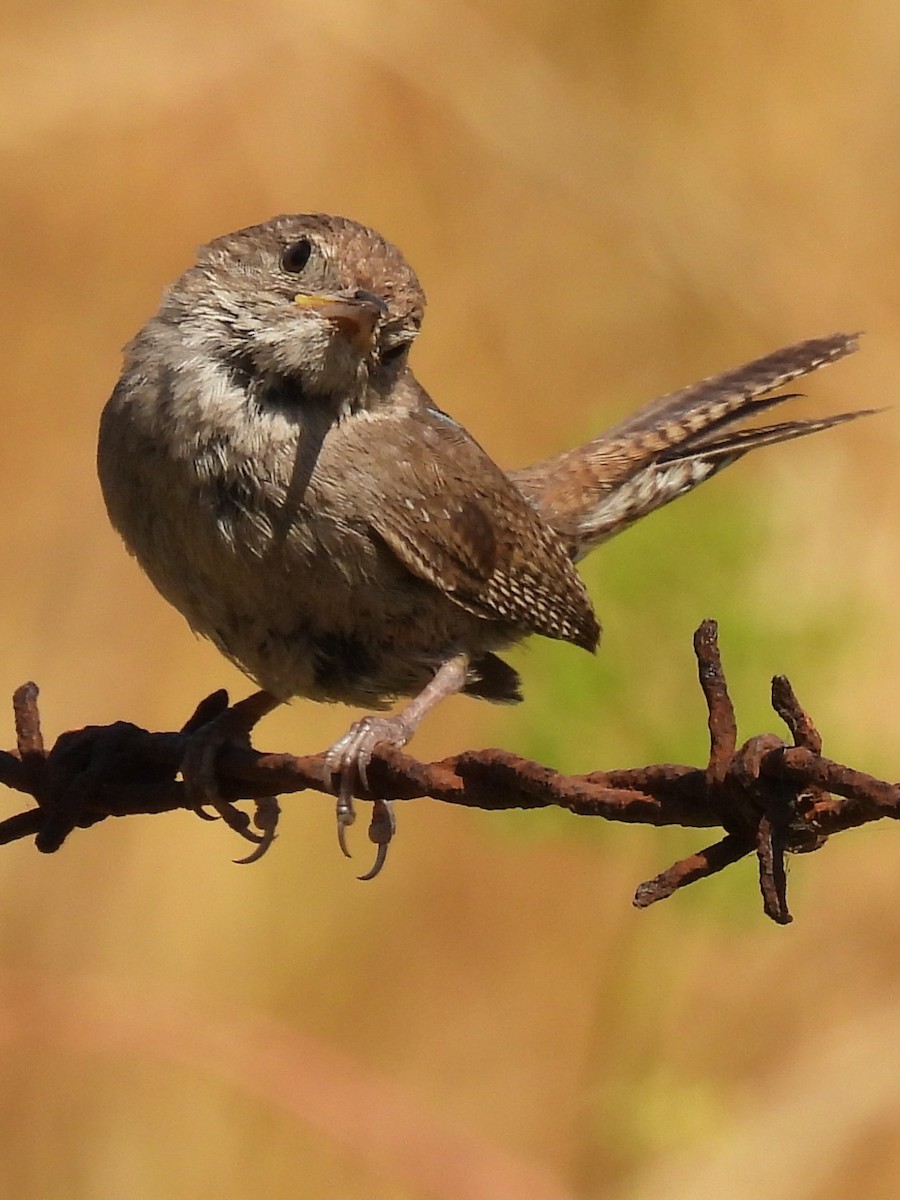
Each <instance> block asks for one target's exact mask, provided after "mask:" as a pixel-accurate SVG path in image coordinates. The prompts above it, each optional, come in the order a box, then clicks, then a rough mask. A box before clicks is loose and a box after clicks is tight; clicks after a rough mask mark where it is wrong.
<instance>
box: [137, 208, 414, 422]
mask: <svg viewBox="0 0 900 1200" xmlns="http://www.w3.org/2000/svg"><path fill="white" fill-rule="evenodd" d="M424 307H425V296H424V294H423V292H422V289H421V287H420V285H419V281H418V279H417V278H416V276H415V274H414V272H413V271H412V269H411V268H410V266H409V265H408V264H407V262H406V260H405V259H404V258H403V255H402V254H401V253H400V251H399V250H398V249H397V248H396V247H395V246H393V245H392V244H391V243H390V242H388V241H386V240H385V239H384V238H382V237H381V236H380V235H379V234H377V233H376V232H375V231H374V230H372V229H368V228H367V227H366V226H364V225H359V224H357V223H356V222H354V221H350V220H347V219H346V218H343V217H332V216H325V215H322V214H309V215H299V216H280V217H274V218H273V219H272V220H271V221H267V222H266V223H265V224H262V225H254V226H251V227H250V228H248V229H241V230H238V231H237V232H236V233H229V234H226V235H225V236H224V237H220V238H217V239H216V240H215V241H213V242H210V243H209V245H207V246H205V247H204V248H203V249H202V250H201V251H200V253H199V256H198V259H197V263H196V264H195V266H193V267H191V268H190V269H189V270H188V271H186V272H185V273H184V275H182V276H181V278H180V279H178V280H176V282H175V283H174V284H173V285H172V287H171V288H170V289H169V291H168V293H167V294H166V298H165V300H164V302H163V306H162V308H161V310H160V318H161V319H162V320H163V321H167V322H171V323H173V324H177V325H178V327H179V330H180V331H181V334H182V336H183V338H184V340H185V341H186V342H188V343H192V342H193V343H195V344H196V348H197V351H198V353H210V352H211V353H212V354H214V355H215V356H216V358H217V359H218V360H219V361H220V362H222V363H223V365H224V366H225V367H226V368H227V369H230V370H232V371H234V372H235V373H238V374H241V375H243V376H244V377H246V378H247V379H248V381H250V382H252V381H254V380H257V381H265V382H266V383H272V382H275V383H276V384H277V383H280V382H286V383H289V384H291V385H293V386H294V387H295V388H296V389H297V391H298V394H299V395H301V396H303V397H308V398H309V399H310V400H313V401H314V400H323V401H333V402H335V404H336V405H337V406H338V408H339V410H340V411H352V410H353V409H354V408H357V407H365V406H367V404H368V403H369V402H370V401H371V400H372V398H375V397H377V396H378V395H379V394H383V393H385V392H386V391H388V390H389V389H390V387H391V385H392V383H393V382H394V380H396V378H397V377H398V376H399V375H400V374H402V373H403V372H404V371H405V370H406V360H407V355H408V352H409V348H410V346H411V344H412V342H413V340H414V339H415V337H416V334H417V333H418V330H419V326H420V325H421V323H422V315H423V311H424Z"/></svg>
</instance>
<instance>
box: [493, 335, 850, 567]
mask: <svg viewBox="0 0 900 1200" xmlns="http://www.w3.org/2000/svg"><path fill="white" fill-rule="evenodd" d="M857 337H858V335H856V334H843V333H837V334H833V335H831V336H830V337H824V338H813V339H810V340H809V341H805V342H799V343H797V344H796V345H793V346H788V347H785V348H784V349H782V350H777V351H775V353H773V354H768V355H766V356H765V357H764V358H760V359H757V360H756V361H754V362H751V363H747V364H746V365H745V366H743V367H738V368H737V369H736V370H733V371H728V372H725V373H724V374H722V375H714V376H711V377H710V378H708V379H704V380H702V381H701V382H700V383H696V384H693V385H692V386H691V387H687V388H682V389H681V390H680V391H677V392H673V393H671V394H669V395H667V396H663V397H662V398H661V399H659V400H654V401H653V402H652V403H651V404H648V405H646V406H645V407H644V408H641V409H639V410H638V411H637V412H635V413H633V414H631V415H630V416H629V417H627V418H626V419H625V420H624V421H622V422H620V423H619V424H618V425H615V426H614V427H613V428H612V429H609V430H608V431H607V432H606V433H604V434H602V435H601V436H600V437H598V438H596V439H595V440H594V441H592V442H589V443H587V445H585V446H580V447H578V448H577V449H575V450H568V451H566V452H564V453H563V454H560V455H558V456H557V457H556V458H553V459H548V460H546V461H545V462H541V463H537V464H536V465H535V466H533V467H528V468H526V469H524V470H521V471H514V472H512V473H511V477H512V478H513V480H514V481H515V483H516V484H517V485H518V486H519V488H520V489H521V490H522V491H523V493H524V494H525V495H526V496H527V497H528V498H529V500H531V502H532V503H533V504H534V506H535V507H536V508H537V510H538V512H539V513H540V514H541V515H542V516H543V517H544V519H545V520H546V521H547V522H548V523H549V524H551V525H552V526H553V528H554V529H555V530H556V532H557V533H558V534H559V535H560V537H561V538H562V539H563V541H564V542H565V544H566V545H567V546H568V547H569V550H570V553H572V554H573V556H574V557H576V558H578V557H581V556H582V555H584V554H586V553H587V552H588V551H590V550H592V549H593V548H594V547H595V546H597V545H599V544H600V543H601V542H604V541H606V540H607V539H608V538H610V537H612V536H614V535H615V534H617V533H620V532H621V531H622V530H623V529H626V528H627V527H628V526H629V525H632V524H633V523H634V522H635V521H637V520H639V519H640V518H641V517H643V516H646V515H647V514H648V513H650V512H653V511H654V510H655V509H657V508H660V507H662V505H664V504H668V503H669V502H670V501H671V500H674V499H676V498H677V497H678V496H681V495H684V493H685V492H688V491H690V490H691V489H692V488H694V487H696V486H697V484H698V483H702V482H703V481H704V480H705V479H709V478H710V477H711V476H712V475H714V474H716V472H717V471H720V470H721V469H722V468H723V467H725V466H727V465H728V464H729V463H732V462H734V461H735V460H736V459H738V458H740V457H741V456H742V455H744V454H746V453H747V452H748V451H749V450H752V449H754V448H756V447H758V446H765V445H771V444H773V443H775V442H783V441H788V440H790V439H792V438H797V437H804V436H805V435H806V434H809V433H815V432H817V431H818V430H822V429H829V428H831V426H833V425H839V424H841V423H843V422H845V421H849V420H853V419H854V418H855V417H858V416H863V415H866V413H867V412H868V410H866V412H852V413H841V414H838V415H837V416H833V417H822V418H818V419H814V420H808V421H786V422H783V423H778V424H773V425H766V426H763V427H757V428H736V426H742V425H745V424H746V422H747V421H748V420H750V419H751V418H753V417H757V416H759V415H760V414H761V413H763V412H765V411H766V410H768V409H770V408H773V407H774V406H776V405H778V404H782V403H783V402H784V401H786V400H790V399H792V398H793V396H794V395H795V394H793V393H791V394H780V395H775V396H772V395H769V394H768V393H770V392H772V391H773V389H777V388H780V387H784V386H785V385H786V384H789V383H791V382H792V380H794V379H797V378H799V377H800V376H802V375H807V374H809V373H810V372H811V371H815V370H818V369H819V368H820V367H823V366H825V365H827V364H828V363H831V362H836V361H837V360H838V359H840V358H843V357H844V356H845V355H848V354H852V353H853V351H855V350H856V349H857V348H858V342H857Z"/></svg>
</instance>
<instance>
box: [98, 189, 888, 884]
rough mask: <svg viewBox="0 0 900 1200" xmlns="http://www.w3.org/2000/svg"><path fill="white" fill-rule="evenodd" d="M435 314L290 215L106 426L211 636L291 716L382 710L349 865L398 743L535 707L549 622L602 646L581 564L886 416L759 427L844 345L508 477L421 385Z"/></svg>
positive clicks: (334, 758) (345, 751) (383, 250)
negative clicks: (419, 362) (707, 493)
mask: <svg viewBox="0 0 900 1200" xmlns="http://www.w3.org/2000/svg"><path fill="white" fill-rule="evenodd" d="M424 309H425V294H424V292H423V290H422V287H421V285H420V283H419V280H418V278H417V276H416V274H415V272H414V271H413V269H412V267H411V266H410V265H409V264H408V263H407V261H406V259H405V258H404V256H403V254H402V253H401V251H400V250H399V249H398V248H397V247H396V246H395V245H394V244H393V243H392V242H390V241H388V240H387V239H386V238H384V237H383V236H381V235H380V234H379V233H377V232H376V231H375V230H373V229H371V228H369V227H367V226H365V225H363V224H360V223H358V222H356V221H353V220H350V219H348V218H345V217H341V216H333V215H328V214H324V213H304V214H287V215H281V216H276V217H274V218H272V219H271V220H268V221H266V222H264V223H262V224H258V225H253V226H250V227H248V228H245V229H240V230H237V231H236V232H233V233H229V234H226V235H224V236H222V237H217V238H215V239H214V240H213V241H211V242H209V244H208V245H206V246H204V247H202V248H201V249H200V251H199V252H198V255H197V259H196V262H195V263H194V265H192V266H191V267H189V268H188V269H187V270H186V271H185V272H184V273H183V274H182V275H181V276H180V277H179V278H178V279H177V280H176V281H175V282H174V283H173V284H171V286H170V287H169V288H168V289H167V290H166V292H165V294H164V296H163V300H162V303H161V305H160V307H159V310H158V312H157V313H156V314H155V315H154V316H153V317H151V318H150V320H149V321H148V322H147V323H146V324H145V325H144V327H143V328H142V329H141V330H140V331H139V332H138V333H137V335H136V336H135V337H134V338H133V339H132V340H131V341H130V342H129V343H128V345H127V346H126V348H125V351H124V362H123V368H122V372H121V375H120V378H119V380H118V383H117V384H116V386H115V389H114V391H113V393H112V395H111V397H110V399H109V400H108V402H107V404H106V406H105V408H104V409H103V413H102V416H101V420H100V430H99V440H98V451H97V467H98V474H99V479H100V484H101V489H102V493H103V497H104V500H105V504H106V508H107V512H108V515H109V518H110V521H111V523H112V525H113V526H114V527H115V529H116V530H117V531H118V533H119V534H120V535H121V537H122V539H123V541H124V543H125V546H126V548H127V549H128V550H129V551H130V553H131V554H132V555H133V556H134V557H135V558H136V559H137V560H138V562H139V564H140V565H141V567H142V568H143V569H144V571H145V572H146V574H147V575H148V576H149V578H150V580H151V581H152V583H153V584H154V585H155V587H156V588H157V590H158V591H159V592H160V593H161V594H162V596H163V597H164V598H165V599H166V600H168V601H169V602H170V603H171V604H172V605H174V607H175V608H176V609H178V610H179V612H181V613H182V614H183V616H184V617H185V618H186V619H187V621H188V623H189V625H190V626H191V627H192V629H193V630H194V631H195V632H196V633H198V634H200V635H202V636H204V637H206V638H209V639H210V640H211V641H212V642H213V643H214V644H215V645H216V646H217V647H218V649H219V650H220V651H221V652H222V653H223V654H224V655H225V656H226V657H227V658H228V659H230V660H231V661H232V662H233V663H235V664H236V665H237V666H238V667H239V668H240V669H241V670H242V671H243V672H244V673H245V674H246V675H247V676H248V677H249V678H250V679H252V680H253V681H254V682H255V683H256V684H257V685H258V687H259V688H260V689H262V692H263V693H264V694H265V695H266V696H267V697H268V698H269V700H270V701H271V705H272V706H273V707H274V705H275V704H276V703H281V702H286V701H289V700H291V699H292V698H294V697H299V696H302V697H308V698H310V699H312V700H316V701H322V702H340V703H344V704H348V705H354V706H358V707H362V708H366V709H368V710H375V711H374V712H372V713H371V715H368V716H365V717H363V718H362V719H361V720H358V721H356V722H354V724H353V725H352V726H351V727H350V729H349V730H348V732H347V733H346V734H345V735H344V736H343V737H341V738H340V739H338V741H337V742H335V744H334V745H333V746H331V747H330V748H329V749H328V750H327V752H326V754H325V764H326V774H327V779H328V782H329V784H330V786H331V787H332V789H333V790H334V791H335V793H336V796H337V800H336V815H337V825H338V837H339V841H340V845H341V848H342V850H343V851H344V853H345V854H349V849H348V846H347V841H346V830H347V829H348V827H349V826H350V824H352V822H353V820H354V816H355V807H354V797H355V795H356V793H357V792H359V791H362V793H363V794H365V793H366V792H367V791H368V778H367V768H368V766H369V764H370V762H371V758H372V755H373V752H374V750H375V748H376V746H378V745H380V744H388V745H391V746H395V747H402V746H404V745H406V744H407V742H408V741H409V740H410V738H411V737H412V736H413V734H414V732H415V730H416V728H417V727H418V725H419V724H420V722H421V720H422V718H423V717H424V716H425V715H426V714H427V713H428V712H430V711H431V710H432V709H433V708H434V707H435V706H436V705H437V704H439V703H440V702H441V701H442V700H444V699H445V698H446V697H448V696H450V695H453V694H455V693H459V692H462V693H466V694H468V695H471V696H475V697H481V698H483V699H485V700H489V701H494V702H498V703H512V702H516V701H518V700H519V699H521V690H520V680H519V676H518V674H517V672H516V671H515V670H514V669H513V668H512V667H511V666H509V664H508V663H507V662H506V661H505V660H504V659H503V658H502V657H501V654H502V652H503V651H504V650H505V649H507V648H509V647H510V646H512V645H514V644H515V643H517V642H519V641H521V640H522V639H524V638H526V637H528V636H530V635H533V634H539V635H542V636H544V637H548V638H555V639H559V640H562V641H566V642H570V643H572V644H574V645H576V646H579V647H581V648H582V649H584V650H586V651H594V650H596V649H597V646H598V643H599V640H600V623H599V621H598V619H597V616H596V614H595V611H594V607H593V604H592V602H591V599H590V597H589V595H588V592H587V590H586V588H585V585H584V583H583V581H582V579H581V576H580V575H579V573H578V571H577V568H576V563H577V562H578V560H579V559H581V558H582V557H583V556H584V555H585V554H587V553H588V552H589V551H591V550H593V549H594V548H595V547H597V546H599V545H601V544H602V543H603V542H605V541H606V540H607V539H608V538H610V537H612V536H613V535H615V534H617V533H619V532H621V531H622V530H623V529H625V528H627V527H628V526H630V525H632V524H633V523H634V522H635V521H637V520H639V519H641V518H642V517H644V516H646V515H647V514H648V513H650V512H653V511H655V510H656V509H658V508H660V507H662V506H663V505H664V504H667V503H669V502H670V501H671V500H674V499H675V498H676V497H678V496H680V495H683V494H685V493H686V492H688V491H690V490H691V489H692V488H694V487H695V486H697V485H698V484H699V483H701V482H702V481H704V480H706V479H709V478H711V477H712V476H714V475H715V474H717V473H718V472H719V471H720V470H722V469H723V468H724V467H726V466H728V465H729V464H731V463H733V462H736V461H737V460H738V459H740V458H742V457H743V456H744V455H745V454H747V453H748V452H749V451H750V450H753V449H755V448H757V447H761V446H765V445H770V444H773V443H777V442H782V441H788V440H790V439H793V438H798V437H801V436H804V435H806V434H810V433H814V432H816V431H819V430H824V429H828V428H830V427H832V426H835V425H839V424H841V423H843V422H846V421H850V420H853V419H855V418H856V417H859V416H862V415H867V414H868V413H869V412H870V411H871V410H858V411H853V412H845V413H840V414H837V415H833V416H825V417H820V418H813V419H808V420H797V421H785V422H781V423H774V424H767V425H763V426H756V427H753V426H750V427H748V426H747V424H746V422H747V421H748V419H749V418H755V417H757V416H759V415H760V414H763V413H765V412H766V411H767V410H769V409H771V408H773V407H774V406H776V405H779V404H781V403H782V402H784V401H785V400H788V399H791V398H793V396H794V395H795V394H796V393H783V392H778V389H780V388H783V387H784V386H786V385H788V384H790V383H791V382H792V381H793V380H795V379H797V378H799V377H800V376H803V375H806V374H809V373H810V372H812V371H815V370H817V369H818V368H820V367H822V366H824V365H826V364H827V363H831V362H835V361H837V360H838V359H840V358H843V357H844V356H846V355H848V354H850V353H852V352H853V351H854V350H856V349H857V346H858V335H856V334H845V333H835V334H832V335H829V336H826V337H819V338H812V339H808V340H806V341H801V342H798V343H795V344H793V345H790V346H787V347H785V348H783V349H780V350H777V351H775V352H774V353H772V354H768V355H766V356H765V357H763V358H759V359H756V360H754V361H752V362H749V363H747V364H745V365H744V366H741V367H738V368H737V369H735V370H732V371H728V372H726V373H724V374H720V375H716V376H712V377H710V378H708V379H705V380H703V381H701V382H700V383H696V384H694V385H692V386H690V387H686V388H683V389H681V390H680V391H676V392H674V393H672V394H670V395H667V396H664V397H662V398H661V399H657V400H654V401H653V402H651V403H650V404H648V405H646V406H645V407H643V408H641V409H640V410H638V411H637V412H635V413H634V414H633V415H631V416H629V417H627V418H626V419H625V420H624V421H622V422H620V423H619V424H617V425H615V426H613V427H612V428H611V429H608V430H606V431H605V432H604V433H602V434H600V435H599V436H598V437H596V438H594V439H593V440H591V441H589V442H587V443H586V444H584V445H581V446H578V447H576V448H573V449H569V450H566V451H564V452H562V453H561V454H558V455H556V456H555V457H551V458H548V459H546V460H543V461H541V462H538V463H535V464H533V465H531V466H528V467H524V468H520V469H517V470H511V471H505V470H503V469H502V468H501V467H500V466H498V465H497V464H496V463H495V461H494V460H493V458H491V457H490V456H489V455H488V453H487V452H486V451H485V450H483V449H482V447H481V446H480V445H479V444H478V442H477V441H476V440H475V439H474V438H473V437H472V436H471V435H470V434H469V433H468V432H467V431H466V430H465V429H464V428H463V427H462V426H461V425H460V424H459V423H458V422H457V421H455V420H454V419H453V418H452V417H451V416H449V415H448V414H447V413H445V412H444V411H443V410H442V409H441V408H439V407H438V406H437V404H436V403H435V402H434V401H433V400H432V399H431V397H430V396H429V395H428V393H427V392H426V391H425V389H424V388H423V387H422V386H421V385H420V384H419V382H418V380H417V379H416V377H415V375H414V374H413V371H412V368H411V367H410V365H409V357H410V351H411V348H412V346H413V344H414V342H415V340H416V338H417V337H418V334H419V331H420V328H421V325H422V320H423V315H424ZM773 393H776V394H773ZM399 697H403V698H405V699H406V703H405V705H404V706H402V707H401V708H400V710H399V711H398V712H395V713H394V714H393V715H381V714H382V713H383V710H384V709H385V708H386V707H388V706H390V705H391V704H392V703H393V702H394V701H395V700H396V699H397V698H399ZM183 773H184V772H183ZM210 790H211V791H213V794H212V796H211V799H212V803H213V805H214V806H215V807H217V808H218V809H219V811H220V812H222V813H223V815H224V811H225V810H224V805H223V804H220V803H218V802H217V800H216V798H215V795H214V790H213V789H210ZM374 805H375V806H374V809H373V817H372V826H371V827H370V837H372V839H373V841H375V842H376V843H377V845H378V858H377V859H376V863H375V866H374V867H373V868H372V870H370V871H369V872H367V873H366V875H364V876H361V877H360V878H372V877H373V876H374V875H375V874H377V873H378V870H380V868H381V866H382V865H383V862H384V858H385V855H386V853H387V847H388V845H389V843H390V840H391V837H392V835H393V832H394V817H393V814H392V813H391V811H390V806H389V804H388V803H387V802H386V801H381V800H376V801H375V802H374Z"/></svg>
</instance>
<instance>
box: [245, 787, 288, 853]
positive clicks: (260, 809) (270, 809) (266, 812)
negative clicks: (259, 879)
mask: <svg viewBox="0 0 900 1200" xmlns="http://www.w3.org/2000/svg"><path fill="white" fill-rule="evenodd" d="M242 815H245V814H242ZM280 816H281V809H280V808H279V806H278V797H277V796H261V797H260V798H259V799H258V800H257V801H256V812H255V813H254V814H253V824H254V825H255V826H256V828H257V829H258V830H259V831H260V835H261V836H258V835H257V834H253V833H251V832H250V830H249V828H247V829H245V831H244V835H243V836H244V837H246V838H247V840H248V841H251V842H256V849H255V850H251V851H250V853H249V854H247V855H245V857H244V858H236V859H235V860H234V861H235V862H236V863H237V864H238V865H239V866H245V865H246V864H248V863H255V862H259V860H260V859H261V858H262V856H263V855H264V854H265V852H266V851H267V850H268V849H269V847H270V846H271V845H272V843H273V842H274V841H275V838H276V837H277V836H278V833H277V830H278V818H279V817H280Z"/></svg>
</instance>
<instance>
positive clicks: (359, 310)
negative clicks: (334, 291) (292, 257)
mask: <svg viewBox="0 0 900 1200" xmlns="http://www.w3.org/2000/svg"><path fill="white" fill-rule="evenodd" d="M294 303H295V304H299V305H300V306H301V308H311V309H313V310H315V312H317V313H318V314H319V316H320V317H322V318H323V319H324V320H326V321H331V322H332V323H333V324H334V325H336V326H337V328H338V330H339V332H340V333H341V334H343V335H344V337H346V338H347V339H348V340H349V341H350V342H351V343H352V344H353V345H354V346H355V347H356V349H357V350H359V351H360V353H362V354H368V352H369V351H370V350H371V349H372V343H373V342H374V340H375V329H376V326H377V325H378V322H379V321H380V320H381V318H382V317H386V316H387V315H388V310H387V305H386V304H385V303H384V302H383V301H382V300H379V299H378V297H377V296H374V295H373V294H372V293H371V292H364V291H357V292H353V293H352V294H351V295H345V296H323V295H312V296H306V295H299V296H295V297H294Z"/></svg>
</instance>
